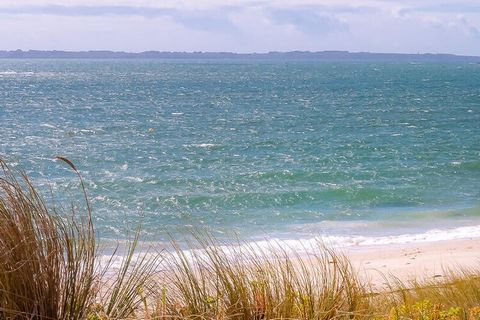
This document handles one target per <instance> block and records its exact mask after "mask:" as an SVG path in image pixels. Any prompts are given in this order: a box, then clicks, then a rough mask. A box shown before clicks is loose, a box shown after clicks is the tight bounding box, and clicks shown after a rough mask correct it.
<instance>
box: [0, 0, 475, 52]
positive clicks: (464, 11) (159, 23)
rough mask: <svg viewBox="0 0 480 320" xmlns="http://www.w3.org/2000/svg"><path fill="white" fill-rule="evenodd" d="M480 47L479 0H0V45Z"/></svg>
mask: <svg viewBox="0 0 480 320" xmlns="http://www.w3.org/2000/svg"><path fill="white" fill-rule="evenodd" d="M15 49H24V50H28V49H44V50H53V49H56V50H123V51H135V52H136V51H145V50H160V51H235V52H267V51H290V50H311V51H317V50H349V51H372V52H409V53H417V52H421V53H424V52H431V53H439V52H442V53H455V54H467V55H480V0H445V1H442V0H404V1H400V0H362V1H356V0H290V1H287V0H277V1H274V0H271V1H262V0H252V1H249V0H242V1H240V0H230V1H228V0H162V1H160V0H157V1H154V0H115V1H114V0H103V1H102V0H0V50H15Z"/></svg>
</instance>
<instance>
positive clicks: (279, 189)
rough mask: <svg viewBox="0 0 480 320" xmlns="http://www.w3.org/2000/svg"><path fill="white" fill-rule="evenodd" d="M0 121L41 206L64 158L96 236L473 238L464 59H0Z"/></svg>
mask: <svg viewBox="0 0 480 320" xmlns="http://www.w3.org/2000/svg"><path fill="white" fill-rule="evenodd" d="M0 121H1V126H0V137H1V142H0V153H1V154H3V155H4V156H6V157H7V158H8V160H9V162H10V163H11V164H13V165H14V166H15V165H16V166H18V167H21V168H24V169H25V170H27V172H28V173H29V174H30V175H31V176H32V178H33V180H34V182H35V184H36V185H38V186H39V187H40V188H41V189H42V191H44V192H45V193H46V195H47V198H49V199H50V200H49V201H53V200H51V197H50V196H49V192H50V191H53V194H54V195H55V201H57V202H59V203H64V204H65V203H67V201H68V199H70V200H71V199H72V198H77V199H78V198H79V196H80V195H81V194H80V190H79V185H78V181H77V180H76V179H75V176H74V175H73V174H72V173H71V171H69V170H68V168H67V167H66V166H65V165H64V164H61V163H58V162H55V161H53V158H54V157H55V156H57V155H64V156H67V157H68V158H70V159H71V160H73V161H74V162H75V164H76V165H77V166H78V168H79V169H80V171H81V172H82V174H83V176H84V179H85V181H86V183H87V188H88V192H89V195H90V198H91V202H92V205H93V207H94V218H95V223H96V226H97V230H98V232H99V233H100V235H101V237H103V238H106V239H114V238H123V237H124V236H125V235H126V230H127V229H130V230H131V229H134V228H135V226H136V225H138V223H139V221H140V220H141V221H143V223H142V230H143V231H142V232H143V236H144V239H146V240H149V241H161V240H163V239H165V238H166V232H167V231H168V232H170V233H172V234H174V235H176V234H178V233H181V232H184V230H185V229H184V227H185V226H189V225H192V226H205V227H206V228H209V229H211V230H212V231H213V232H214V233H215V234H216V236H218V237H227V236H230V235H231V234H232V232H235V233H237V234H239V235H240V236H242V237H246V238H248V239H259V238H263V237H264V236H266V235H269V236H272V237H279V238H282V239H297V238H310V237H313V236H319V235H323V236H329V237H331V238H332V237H333V238H332V239H339V241H342V242H345V243H351V242H352V241H353V242H354V243H355V241H356V240H355V239H357V240H358V239H363V238H362V237H367V238H368V239H372V237H379V238H373V239H390V238H392V237H394V238H395V237H396V238H395V239H400V238H401V237H397V236H399V235H404V234H407V235H408V236H407V237H410V238H409V239H413V240H412V241H416V240H415V239H417V238H418V236H419V235H420V236H421V235H424V234H427V236H426V237H427V238H428V237H429V236H428V235H429V234H431V233H432V232H434V231H432V230H433V229H441V230H443V231H441V232H443V233H441V234H446V235H445V236H442V237H443V238H448V237H451V235H452V234H457V235H458V234H459V233H460V234H461V235H463V236H465V237H468V236H469V234H475V232H477V231H479V230H480V227H477V226H478V225H480V219H479V217H480V65H478V64H468V63H416V64H408V63H365V62H363V63H353V62H349V63H331V62H293V61H292V62H265V61H264V62H252V61H249V62H239V61H210V62H208V61H201V62H199V61H188V62H185V61H182V62H172V61H149V60H132V61H115V60H106V61H95V60H0ZM463 226H469V227H470V229H468V228H467V229H458V228H459V227H463ZM471 228H474V229H471ZM467 230H468V231H467ZM472 230H473V231H472ZM434 233H435V232H434ZM359 237H360V238H359ZM402 237H405V236H402ZM435 237H438V234H436V236H435ZM435 237H434V236H432V237H431V238H432V239H434V238H435ZM401 239H403V238H401ZM369 241H370V240H369ZM372 241H375V240H372ZM392 241H394V242H395V241H397V240H392ZM357 242H358V241H357Z"/></svg>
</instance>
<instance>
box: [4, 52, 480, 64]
mask: <svg viewBox="0 0 480 320" xmlns="http://www.w3.org/2000/svg"><path fill="white" fill-rule="evenodd" d="M0 59H172V60H175V59H178V60H189V59H192V60H307V61H405V62H416V61H418V62H421V61H452V62H454V61H458V62H477V63H480V56H464V55H454V54H443V53H438V54H433V53H418V54H407V53H372V52H349V51H317V52H311V51H289V52H278V51H273V52H268V53H234V52H171V51H144V52H124V51H57V50H53V51H43V50H27V51H23V50H13V51H6V50H3V51H0Z"/></svg>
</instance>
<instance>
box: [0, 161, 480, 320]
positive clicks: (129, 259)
mask: <svg viewBox="0 0 480 320" xmlns="http://www.w3.org/2000/svg"><path fill="white" fill-rule="evenodd" d="M58 159H59V160H62V161H64V162H65V163H66V164H67V165H69V166H70V167H71V169H72V170H73V172H74V173H76V174H77V175H78V179H79V182H80V184H81V187H82V190H83V194H82V197H83V201H84V202H85V206H84V207H86V208H85V210H84V211H78V209H77V210H74V209H71V211H70V212H59V210H57V209H50V208H48V206H47V205H46V204H45V201H44V200H43V198H42V197H41V196H40V195H39V194H38V192H37V191H36V189H35V188H34V186H33V184H32V183H31V181H30V180H29V179H28V177H27V176H26V175H25V174H24V173H23V172H19V171H14V170H12V169H11V168H9V167H8V165H7V164H6V163H5V162H4V161H2V160H0V167H1V168H0V173H1V175H0V320H6V319H72V320H74V319H86V320H101V319H219V320H223V319H322V320H328V319H389V320H400V319H404V320H407V319H412V320H430V319H431V320H437V319H438V320H440V319H441V320H454V319H468V320H474V319H475V320H480V273H479V272H478V271H477V270H463V271H462V270H456V271H451V272H450V273H449V276H448V277H446V278H445V279H444V280H443V281H442V282H438V281H433V280H431V281H416V282H412V283H404V282H402V281H401V280H399V279H395V278H390V279H388V283H389V288H388V289H387V290H384V291H382V292H373V291H372V290H371V289H370V287H369V286H368V283H363V282H362V281H361V280H360V279H359V277H358V275H357V273H356V272H355V271H354V269H353V268H352V266H351V265H350V262H349V260H348V258H347V257H345V256H344V255H342V254H339V253H338V252H335V251H333V250H331V249H329V248H327V247H325V246H324V245H323V244H322V243H320V242H319V243H316V244H314V245H311V246H309V247H305V248H289V247H287V246H285V244H283V243H281V242H278V243H273V244H270V245H268V246H264V247H262V246H260V245H258V244H248V243H244V242H242V241H239V240H236V241H232V242H228V243H222V242H220V241H218V240H216V239H214V238H212V237H210V236H209V235H208V234H204V233H201V232H198V231H197V232H194V233H193V234H192V235H193V237H190V238H189V239H190V240H185V239H182V242H181V243H182V244H183V245H180V244H178V243H177V242H176V241H175V239H172V241H171V248H169V250H166V251H164V252H158V251H153V252H150V253H149V252H145V253H141V252H140V253H139V252H137V251H138V250H137V245H138V242H139V232H136V233H135V236H134V238H133V239H132V240H131V241H130V242H129V243H128V244H127V247H126V248H125V250H124V252H125V254H124V255H123V256H122V257H121V263H120V266H119V267H117V268H114V267H113V261H114V260H115V259H116V257H117V256H116V252H114V253H113V255H112V258H111V259H110V260H109V261H108V262H107V263H103V264H102V263H100V256H99V252H100V250H99V247H98V244H97V241H96V234H95V230H94V226H93V223H92V211H91V208H90V204H89V202H88V197H87V193H86V190H85V189H84V185H83V181H82V177H81V176H80V174H79V172H78V171H77V169H76V167H75V166H74V165H73V163H71V162H70V161H69V160H68V159H66V158H62V157H59V158H58ZM80 207H81V206H80ZM72 208H74V206H72ZM185 243H186V245H185Z"/></svg>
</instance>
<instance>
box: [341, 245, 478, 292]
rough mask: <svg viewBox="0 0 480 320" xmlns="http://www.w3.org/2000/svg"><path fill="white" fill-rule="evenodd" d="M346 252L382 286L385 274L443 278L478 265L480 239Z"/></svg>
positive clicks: (367, 276)
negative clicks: (453, 272)
mask: <svg viewBox="0 0 480 320" xmlns="http://www.w3.org/2000/svg"><path fill="white" fill-rule="evenodd" d="M343 251H344V252H345V254H346V255H347V256H348V257H349V258H350V260H351V262H352V264H353V266H354V268H355V269H356V270H358V272H359V274H360V276H361V277H362V278H363V279H365V280H369V281H370V282H371V283H372V284H373V285H374V286H375V287H376V288H379V287H382V284H383V283H384V282H385V280H384V277H383V276H382V275H386V276H387V277H388V276H392V275H393V276H395V277H398V278H399V279H401V280H402V281H407V282H408V281H410V280H413V279H417V280H420V279H438V280H441V279H442V278H443V277H444V276H445V273H446V271H447V270H448V269H459V268H474V267H478V266H479V262H480V239H478V238H474V239H473V238H472V239H462V240H448V241H436V242H425V243H411V244H403V245H378V246H362V247H349V248H346V249H344V250H343Z"/></svg>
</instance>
